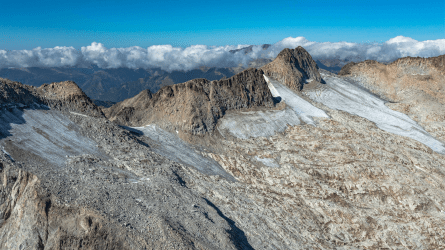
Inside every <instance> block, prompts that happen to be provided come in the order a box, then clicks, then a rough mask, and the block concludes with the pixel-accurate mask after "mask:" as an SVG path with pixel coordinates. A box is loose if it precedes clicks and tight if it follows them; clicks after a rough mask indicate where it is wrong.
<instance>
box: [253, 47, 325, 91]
mask: <svg viewBox="0 0 445 250" xmlns="http://www.w3.org/2000/svg"><path fill="white" fill-rule="evenodd" d="M261 69H262V70H263V71H264V73H265V75H266V76H268V77H272V78H273V79H276V80H278V81H280V82H282V83H283V84H284V85H286V86H287V87H289V88H290V89H292V90H295V91H299V90H301V89H302V88H303V86H304V84H305V83H308V82H312V81H316V82H320V81H321V76H320V73H319V72H318V66H317V63H316V62H315V61H314V60H313V59H312V57H311V55H310V54H309V53H308V52H307V51H306V50H305V49H304V48H303V47H301V46H298V47H297V48H295V49H284V50H282V51H281V52H280V53H279V54H278V56H277V57H276V58H275V60H273V61H272V62H270V63H269V64H267V65H265V66H263V67H261Z"/></svg>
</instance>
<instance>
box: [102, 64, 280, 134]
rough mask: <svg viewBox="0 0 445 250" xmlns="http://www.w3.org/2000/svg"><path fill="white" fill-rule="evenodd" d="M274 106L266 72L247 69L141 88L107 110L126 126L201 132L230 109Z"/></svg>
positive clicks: (108, 114) (211, 129)
mask: <svg viewBox="0 0 445 250" xmlns="http://www.w3.org/2000/svg"><path fill="white" fill-rule="evenodd" d="M273 105H274V102H273V99H272V95H271V93H270V91H269V88H268V87H267V83H266V81H265V79H264V77H263V71H262V70H257V69H248V70H245V71H243V72H241V73H238V74H236V75H235V76H232V77H231V78H228V79H224V80H219V81H208V80H206V79H202V78H201V79H194V80H190V81H188V82H185V83H181V84H176V85H171V86H166V87H163V88H162V89H160V90H159V91H158V92H156V93H155V94H151V93H150V92H149V91H142V92H141V93H140V94H138V95H137V96H135V97H133V98H130V99H127V100H125V101H123V102H120V103H117V104H115V105H113V106H112V107H110V108H108V109H104V113H105V115H106V117H107V118H109V119H110V120H111V121H115V122H117V123H118V124H122V125H126V126H144V125H147V124H150V123H153V124H158V125H160V126H161V127H163V128H166V129H168V130H170V131H172V130H182V131H185V132H187V133H191V134H201V135H202V134H205V133H207V132H213V130H214V128H215V125H216V123H217V121H218V119H219V118H221V117H222V116H223V115H224V113H225V112H226V111H227V110H237V109H248V108H255V107H272V106H273Z"/></svg>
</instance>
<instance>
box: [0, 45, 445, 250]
mask: <svg viewBox="0 0 445 250" xmlns="http://www.w3.org/2000/svg"><path fill="white" fill-rule="evenodd" d="M280 55H281V56H279V57H278V58H277V59H276V60H275V61H274V62H272V63H271V64H270V65H269V66H268V65H266V66H264V67H263V68H262V69H260V70H248V71H244V72H241V73H240V74H238V75H235V76H234V77H233V78H231V79H226V80H222V81H213V82H209V81H206V80H196V81H191V82H187V83H184V84H182V85H179V86H173V87H164V89H163V90H161V91H160V92H158V93H156V94H151V93H150V92H147V91H145V92H142V93H141V94H139V95H138V96H136V97H135V98H133V99H129V100H126V101H124V102H122V103H118V104H116V105H115V106H113V107H111V108H110V109H106V110H104V111H105V112H104V113H105V114H104V113H102V110H100V109H99V108H97V107H96V106H95V105H94V104H93V103H92V102H91V100H89V98H88V97H86V95H85V94H84V93H83V92H82V91H80V89H78V87H77V86H76V85H75V84H74V83H72V82H61V83H53V84H51V85H45V86H42V87H40V88H34V87H29V86H25V85H22V84H20V83H16V82H11V81H8V80H4V79H0V81H1V84H0V89H1V95H0V105H1V106H0V119H1V120H0V146H1V147H2V150H1V151H0V183H1V185H0V249H440V248H442V247H443V246H444V245H445V186H444V185H445V184H444V183H445V155H444V154H443V152H442V151H441V150H442V148H443V145H444V144H443V139H444V137H443V136H442V134H441V131H443V130H444V126H443V125H441V124H442V123H443V119H442V120H441V119H435V120H432V121H431V120H425V119H424V120H422V119H417V116H416V115H417V114H419V113H413V112H414V111H412V112H411V113H410V112H403V113H405V114H402V113H399V112H398V111H400V110H398V109H396V110H391V109H392V108H393V106H394V104H397V102H404V103H408V99H406V98H405V97H403V96H402V97H403V98H405V99H403V98H402V99H392V101H393V103H385V102H384V101H383V99H385V100H387V98H386V97H388V96H383V95H382V93H383V92H382V91H386V90H381V91H380V90H379V89H380V86H379V85H373V87H372V88H370V87H369V86H370V85H369V84H370V83H371V82H370V81H368V80H366V81H365V80H363V79H371V78H370V76H366V77H367V78H365V76H361V78H360V77H358V76H357V75H358V72H361V71H358V70H356V69H354V68H353V69H352V70H351V71H348V72H356V73H354V74H355V75H348V74H349V73H348V74H343V75H345V76H341V77H340V76H336V75H332V74H329V73H327V72H324V71H323V72H322V73H321V74H320V73H319V71H318V69H317V67H316V65H315V64H313V63H312V62H313V60H312V58H310V56H309V55H308V54H307V52H305V51H304V49H302V48H297V49H296V50H288V51H284V52H283V53H280ZM286 63H288V64H289V63H290V65H285V66H286V67H285V68H284V69H283V70H280V69H279V67H278V66H277V65H279V64H286ZM416 65H417V66H416ZM425 65H426V66H425ZM428 65H429V64H428ZM428 65H427V64H426V63H424V64H422V65H421V67H423V69H424V68H425V67H426V68H427V69H430V68H429V66H428ZM434 65H436V64H434ZM349 66H351V65H349ZM408 66H409V67H410V70H413V69H414V70H415V67H418V64H409V65H408ZM295 70H298V73H296V74H294V73H292V72H294V71H295ZM353 70H356V71H353ZM373 70H377V69H373ZM410 72H411V71H410ZM430 72H433V73H434V76H433V79H434V80H435V81H434V83H436V82H437V84H438V86H439V88H443V87H444V85H443V84H442V83H443V74H442V75H441V74H440V73H436V72H440V71H438V70H436V68H434V71H430ZM263 74H264V75H265V76H266V77H264V76H263ZM363 74H364V73H363ZM440 77H442V78H440ZM372 79H373V81H377V80H378V79H377V78H372ZM436 80H437V81H436ZM391 83H392V82H390V81H389V82H388V84H391ZM385 86H386V85H385ZM416 86H417V85H416ZM416 88H419V87H416ZM376 90H379V91H380V92H378V91H376ZM373 93H374V94H373ZM384 93H386V92H384ZM396 93H398V92H396ZM195 95H196V98H194V97H195ZM179 98H180V99H179ZM434 98H436V99H431V100H441V101H443V100H442V99H440V98H441V97H440V96H434ZM416 100H417V99H416ZM418 100H420V101H422V99H418ZM420 101H419V103H420V104H419V105H421V102H420ZM439 103H440V102H439ZM408 104H409V105H411V106H410V107H412V108H411V110H415V105H417V103H416V104H413V103H408ZM141 105H142V106H143V107H145V108H142V107H141ZM385 105H386V106H385ZM403 105H405V104H403ZM437 105H439V104H437ZM440 105H441V104H440ZM163 111H164V112H167V114H166V115H165V116H162V114H163ZM431 112H435V111H431ZM109 119H112V120H114V122H111V121H110V120H109ZM144 122H146V124H145V123H144ZM176 122H178V123H176ZM179 122H181V123H179ZM441 122H442V123H441ZM177 124H179V125H177ZM183 124H186V125H191V126H185V125H183ZM246 124H247V125H246ZM123 125H126V126H133V127H126V126H123Z"/></svg>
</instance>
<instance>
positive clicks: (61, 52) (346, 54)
mask: <svg viewBox="0 0 445 250" xmlns="http://www.w3.org/2000/svg"><path fill="white" fill-rule="evenodd" d="M297 46H302V47H304V48H305V49H306V50H307V51H308V52H309V53H310V54H311V55H312V57H313V58H325V59H333V58H339V59H345V58H348V59H350V60H366V59H372V60H378V61H384V62H387V61H393V60H395V59H397V58H400V57H405V56H421V57H432V56H438V55H442V54H445V39H438V40H429V41H416V40H414V39H412V38H409V37H403V36H398V37H395V38H392V39H389V40H388V41H386V42H384V43H381V44H359V43H348V42H335V43H333V42H313V41H309V40H307V39H306V38H304V37H295V38H294V37H288V38H285V39H283V40H281V41H279V42H277V43H275V44H273V45H272V46H270V47H269V48H268V49H266V50H263V49H262V47H261V46H253V48H252V51H251V52H250V53H248V54H245V53H244V51H238V52H236V53H232V52H230V50H235V49H240V48H243V47H247V45H233V46H206V45H192V46H190V47H187V48H180V47H173V46H171V45H153V46H150V47H148V48H141V47H138V46H134V47H128V48H107V47H105V46H104V45H103V44H101V43H96V42H93V43H92V44H91V45H89V46H86V47H82V48H81V50H80V51H79V50H76V49H74V48H73V47H54V48H46V49H42V48H40V47H38V48H35V49H32V50H13V51H6V50H0V68H6V67H63V66H75V67H78V66H85V65H89V64H97V65H98V66H99V67H101V68H118V67H129V68H153V67H159V68H162V69H164V70H169V71H171V70H190V69H194V68H197V67H200V66H208V67H233V66H237V65H239V64H240V63H241V64H244V65H247V63H248V62H249V61H250V60H252V59H257V58H264V57H266V58H274V57H276V56H277V55H278V53H279V52H280V51H281V50H282V49H284V48H295V47H297Z"/></svg>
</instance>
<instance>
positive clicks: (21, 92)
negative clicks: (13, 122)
mask: <svg viewBox="0 0 445 250" xmlns="http://www.w3.org/2000/svg"><path fill="white" fill-rule="evenodd" d="M40 101H41V100H40V98H39V97H38V95H37V93H36V89H35V88H34V87H32V86H28V85H24V84H21V83H19V82H13V81H10V80H8V79H3V78H0V105H3V104H12V103H20V104H22V105H30V104H32V103H39V102H40Z"/></svg>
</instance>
